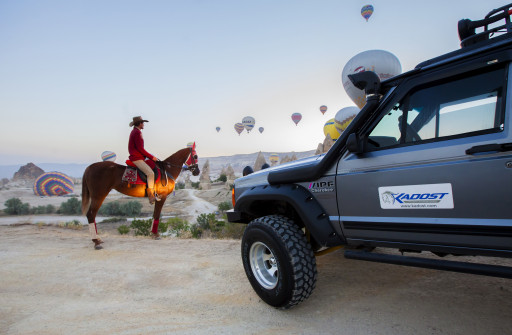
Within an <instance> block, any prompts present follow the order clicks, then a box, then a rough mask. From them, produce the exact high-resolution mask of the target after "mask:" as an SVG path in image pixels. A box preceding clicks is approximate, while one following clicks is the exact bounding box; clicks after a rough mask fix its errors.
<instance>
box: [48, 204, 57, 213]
mask: <svg viewBox="0 0 512 335" xmlns="http://www.w3.org/2000/svg"><path fill="white" fill-rule="evenodd" d="M55 211H56V209H55V206H54V205H46V214H52V213H55Z"/></svg>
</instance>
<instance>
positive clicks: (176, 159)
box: [164, 148, 190, 164]
mask: <svg viewBox="0 0 512 335" xmlns="http://www.w3.org/2000/svg"><path fill="white" fill-rule="evenodd" d="M189 155H190V148H183V149H180V150H178V151H176V152H175V153H173V154H172V155H170V156H169V157H167V158H166V159H165V160H164V161H165V162H168V163H171V164H183V163H184V162H185V160H186V159H187V158H188V156H189Z"/></svg>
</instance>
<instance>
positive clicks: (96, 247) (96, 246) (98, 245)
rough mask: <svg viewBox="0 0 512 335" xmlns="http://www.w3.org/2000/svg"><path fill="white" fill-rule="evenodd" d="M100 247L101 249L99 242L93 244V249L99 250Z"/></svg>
mask: <svg viewBox="0 0 512 335" xmlns="http://www.w3.org/2000/svg"><path fill="white" fill-rule="evenodd" d="M101 249H103V247H102V246H101V244H96V245H95V246H94V250H101Z"/></svg>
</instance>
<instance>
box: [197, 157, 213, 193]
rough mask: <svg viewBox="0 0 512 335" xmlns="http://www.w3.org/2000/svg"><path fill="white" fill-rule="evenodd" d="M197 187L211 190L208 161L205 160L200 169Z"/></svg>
mask: <svg viewBox="0 0 512 335" xmlns="http://www.w3.org/2000/svg"><path fill="white" fill-rule="evenodd" d="M199 187H201V189H203V190H209V189H211V188H212V182H211V180H210V161H209V160H207V161H206V163H204V165H203V168H202V169H201V176H200V177H199Z"/></svg>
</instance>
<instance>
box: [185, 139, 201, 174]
mask: <svg viewBox="0 0 512 335" xmlns="http://www.w3.org/2000/svg"><path fill="white" fill-rule="evenodd" d="M183 170H187V171H190V172H192V175H194V176H197V175H199V173H200V172H201V171H200V170H199V165H198V158H197V152H196V143H195V142H194V144H193V145H192V147H191V148H190V155H189V156H188V159H187V160H186V161H185V166H184V167H183Z"/></svg>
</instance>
